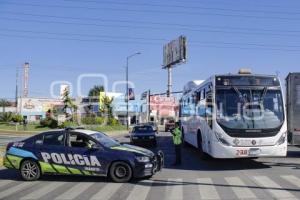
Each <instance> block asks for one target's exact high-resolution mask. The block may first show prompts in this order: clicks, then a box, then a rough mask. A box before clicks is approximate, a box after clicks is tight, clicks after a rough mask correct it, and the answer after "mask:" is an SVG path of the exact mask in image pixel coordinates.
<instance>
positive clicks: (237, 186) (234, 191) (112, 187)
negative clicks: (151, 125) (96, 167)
mask: <svg viewBox="0 0 300 200" xmlns="http://www.w3.org/2000/svg"><path fill="white" fill-rule="evenodd" d="M14 139H15V138H14ZM118 140H120V141H121V142H128V141H129V138H126V137H121V138H118ZM172 147H173V146H172V141H171V137H170V134H169V133H160V134H159V136H158V147H157V148H156V149H153V150H158V149H161V150H163V152H164V153H165V156H166V166H165V168H164V169H163V171H162V172H160V173H158V174H156V175H155V176H154V177H153V178H151V179H149V180H134V181H133V182H131V183H125V184H116V183H112V182H110V181H109V180H108V179H106V178H98V177H71V176H44V177H43V178H42V179H41V180H39V181H36V182H24V181H22V180H21V179H20V176H19V175H18V173H16V172H15V171H14V170H7V169H2V170H0V199H14V200H15V199H105V200H107V199H116V200H117V199H122V200H123V199H124V200H125V199H130V200H143V199H147V200H151V199H153V200H162V199H170V200H173V199H174V200H177V199H186V200H193V199H230V200H232V199H300V159H299V158H300V149H298V148H296V147H289V153H288V157H287V158H260V159H256V160H250V159H243V160H241V159H236V160H209V161H202V160H201V159H200V158H199V156H198V151H197V150H196V149H195V148H193V147H184V149H183V164H182V165H181V166H179V167H176V168H174V167H173V166H172V165H171V164H172V162H173V161H174V158H175V157H174V152H173V148H172Z"/></svg>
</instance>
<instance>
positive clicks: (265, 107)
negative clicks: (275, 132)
mask: <svg viewBox="0 0 300 200" xmlns="http://www.w3.org/2000/svg"><path fill="white" fill-rule="evenodd" d="M216 104H217V122H218V123H219V124H220V125H221V126H222V127H225V128H229V129H275V128H278V127H280V126H281V125H282V123H283V120H284V109H283V101H282V94H281V90H280V89H270V88H268V87H264V88H261V89H257V88H255V89H254V88H251V87H250V88H241V87H235V86H231V87H228V88H225V89H224V88H222V89H217V92H216Z"/></svg>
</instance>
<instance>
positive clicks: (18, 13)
mask: <svg viewBox="0 0 300 200" xmlns="http://www.w3.org/2000/svg"><path fill="white" fill-rule="evenodd" d="M1 13H7V14H11V15H17V16H18V15H21V16H32V17H47V18H56V19H70V20H84V21H87V20H88V21H101V22H117V23H119V22H121V23H139V24H150V25H161V26H178V27H182V28H189V27H206V28H216V29H229V30H244V31H259V32H282V33H300V31H299V30H279V29H257V28H246V27H232V26H212V25H205V24H179V23H163V22H153V21H141V20H116V19H104V18H91V17H69V16H56V15H45V14H32V13H22V12H10V11H4V12H1Z"/></svg>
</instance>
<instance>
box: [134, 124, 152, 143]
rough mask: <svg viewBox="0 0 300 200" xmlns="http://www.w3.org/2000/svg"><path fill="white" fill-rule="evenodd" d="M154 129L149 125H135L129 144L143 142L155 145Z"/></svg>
mask: <svg viewBox="0 0 300 200" xmlns="http://www.w3.org/2000/svg"><path fill="white" fill-rule="evenodd" d="M156 133H157V132H156V131H155V130H154V129H153V126H150V125H137V126H135V127H133V129H132V132H131V135H130V142H131V144H143V145H145V144H146V145H147V144H148V145H153V146H156V143H157V142H156Z"/></svg>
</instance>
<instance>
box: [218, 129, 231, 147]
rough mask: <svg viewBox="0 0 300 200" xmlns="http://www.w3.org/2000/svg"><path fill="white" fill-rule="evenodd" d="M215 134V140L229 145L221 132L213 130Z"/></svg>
mask: <svg viewBox="0 0 300 200" xmlns="http://www.w3.org/2000/svg"><path fill="white" fill-rule="evenodd" d="M215 135H216V138H217V140H218V141H219V142H220V143H222V144H224V145H226V146H230V143H229V142H227V140H226V139H225V138H224V136H223V135H222V134H221V133H218V132H215Z"/></svg>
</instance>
